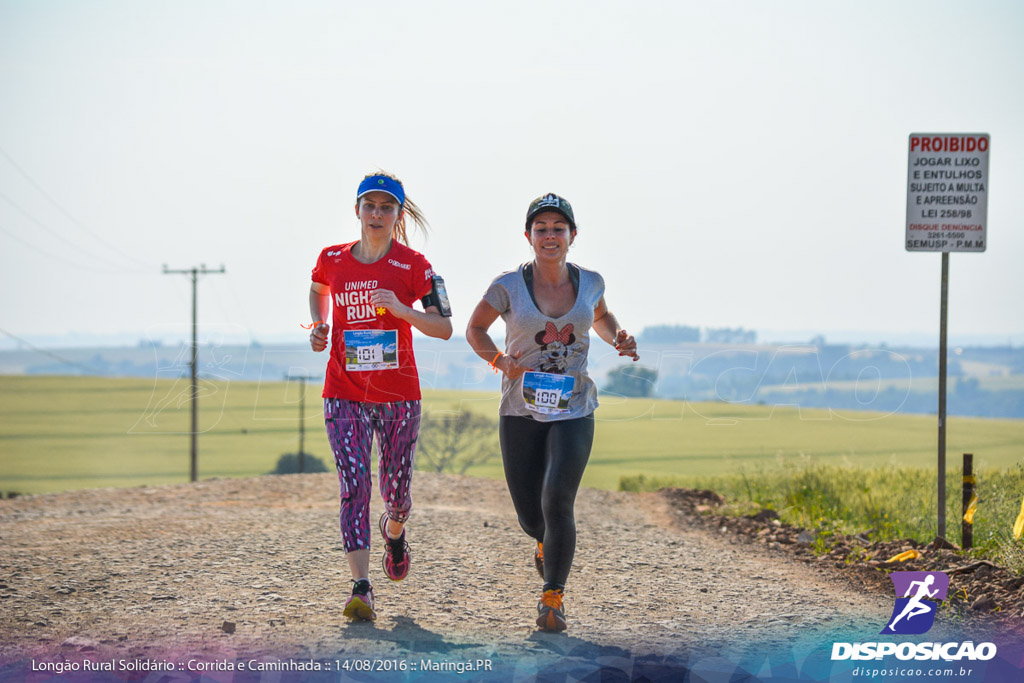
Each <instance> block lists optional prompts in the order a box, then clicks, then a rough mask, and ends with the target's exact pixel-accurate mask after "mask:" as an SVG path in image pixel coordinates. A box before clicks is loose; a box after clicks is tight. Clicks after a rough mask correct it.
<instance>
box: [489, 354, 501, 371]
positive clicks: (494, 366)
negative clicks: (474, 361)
mask: <svg viewBox="0 0 1024 683" xmlns="http://www.w3.org/2000/svg"><path fill="white" fill-rule="evenodd" d="M499 358H501V351H498V353H497V354H495V356H494V358H492V359H491V360H489V361H488V362H487V364H488V365H490V366H491V369H492V370H494V374H498V366H497V365H495V364H494V361H496V360H498V359H499Z"/></svg>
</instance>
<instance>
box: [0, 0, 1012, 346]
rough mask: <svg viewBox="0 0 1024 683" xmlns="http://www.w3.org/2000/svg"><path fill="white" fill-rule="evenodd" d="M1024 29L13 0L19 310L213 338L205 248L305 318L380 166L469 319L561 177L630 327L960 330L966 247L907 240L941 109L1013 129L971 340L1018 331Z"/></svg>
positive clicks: (968, 264) (14, 300) (975, 21)
mask: <svg viewBox="0 0 1024 683" xmlns="http://www.w3.org/2000/svg"><path fill="white" fill-rule="evenodd" d="M1021 35H1024V4H1021V3H1015V2H1008V1H1002V2H1000V1H994V0H990V1H983V2H978V3H972V4H970V5H965V4H963V3H955V2H923V1H921V2H904V3H896V4H893V3H885V2H876V1H871V2H862V3H857V4H853V5H849V4H834V3H824V4H823V3H810V2H796V1H790V2H775V3H769V4H766V3H760V2H753V1H741V2H736V3H728V4H722V3H706V2H667V1H666V2H657V1H655V2H651V3H644V4H642V5H633V4H627V3H623V2H611V1H607V0H605V1H596V2H592V3H586V4H585V5H580V4H578V3H570V2H533V1H532V0H530V1H526V2H517V3H470V2H457V1H454V0H445V1H437V2H430V3H418V2H411V1H406V0H396V1H395V2H392V3H387V4H386V5H385V6H379V5H372V6H371V5H358V4H353V3H336V2H330V1H328V0H304V1H302V2H297V3H289V4H287V5H285V4H283V3H273V2H272V3H263V4H260V5H258V6H257V5H253V4H252V3H248V2H243V1H241V0H217V1H214V2H183V3H171V4H154V3H142V4H139V3H135V2H127V1H126V0H95V1H94V2H88V3H79V2H54V3H24V2H17V1H15V0H0V93H2V94H3V100H4V106H3V107H0V251H2V257H0V264H2V266H3V267H2V268H0V284H2V286H3V288H4V291H5V292H6V293H7V294H6V295H5V296H4V298H3V302H2V304H0V329H5V330H7V331H9V332H10V333H12V334H15V335H17V336H20V337H23V338H25V339H29V340H32V339H36V340H45V339H62V338H66V336H67V335H74V338H75V339H80V340H84V339H88V338H109V337H111V336H118V335H121V334H123V333H124V332H122V331H126V332H127V333H128V334H129V335H132V336H134V335H153V336H156V337H160V336H161V335H162V334H163V333H162V332H159V331H160V330H163V331H169V333H170V334H172V335H182V336H183V338H187V336H188V332H187V325H188V323H189V321H190V319H191V291H190V286H189V284H188V279H187V278H186V277H185V276H183V275H164V274H162V272H161V266H162V264H167V266H169V267H170V268H173V269H181V268H191V267H193V266H198V265H200V264H204V263H205V264H206V265H207V266H209V267H211V268H217V267H219V266H220V265H221V264H224V265H225V266H226V269H227V272H226V274H223V275H209V276H205V277H202V278H200V285H199V287H200V290H199V314H198V315H199V322H200V325H201V326H203V328H204V329H211V330H213V329H230V330H234V331H237V334H238V335H239V336H243V337H247V338H255V339H261V338H264V339H268V338H278V335H280V337H279V338H285V339H287V338H290V337H289V335H290V334H291V332H292V331H293V330H294V331H295V333H296V338H297V339H298V338H300V336H301V334H302V333H301V330H300V329H299V327H298V326H299V324H300V323H304V322H308V320H309V312H308V305H307V294H308V289H309V275H310V270H311V268H312V266H313V264H314V262H315V260H316V257H317V255H318V253H319V252H320V250H321V249H322V248H324V247H326V246H328V245H332V244H338V243H342V242H348V241H352V240H354V239H356V238H357V237H358V223H357V221H356V219H355V217H354V215H353V209H352V206H353V203H354V193H355V188H356V186H357V184H358V182H359V180H360V179H361V178H362V176H363V174H364V173H367V172H372V171H374V170H376V169H377V168H384V169H386V170H389V171H391V172H393V173H395V174H397V175H398V176H399V177H401V178H402V179H403V180H404V182H405V185H406V189H407V192H408V194H409V196H410V197H412V198H413V199H415V200H416V202H417V203H418V204H419V205H420V206H421V207H422V208H423V210H424V211H425V213H426V215H427V217H428V219H429V220H430V222H431V226H432V231H431V233H430V235H429V237H426V238H424V237H423V236H422V235H419V234H416V235H414V236H413V239H412V246H413V247H414V248H416V249H419V250H421V251H423V253H424V254H425V255H426V256H427V258H428V259H429V260H430V261H431V263H432V264H433V266H434V268H435V270H437V272H439V273H440V274H442V275H443V276H444V277H445V279H446V281H447V289H448V292H449V294H450V296H451V299H452V304H453V308H454V311H455V314H454V318H453V323H454V326H455V329H456V330H457V331H461V330H462V329H464V328H465V324H466V322H467V320H468V316H469V313H470V311H471V310H472V309H473V307H474V306H475V305H476V303H477V302H478V301H479V299H480V296H481V295H482V293H483V292H484V290H485V289H486V287H487V285H488V283H489V282H490V281H491V280H492V279H493V278H494V277H495V276H496V275H498V274H499V273H500V272H502V271H505V270H509V269H511V268H514V267H515V266H516V265H517V264H518V263H520V262H522V261H525V260H527V259H528V258H530V251H529V247H528V245H527V243H526V241H525V239H524V237H523V217H524V215H525V211H526V207H527V205H528V204H529V202H530V200H531V199H533V198H534V197H536V196H538V195H541V194H544V193H546V192H557V193H559V194H561V195H563V196H565V197H566V198H568V199H569V200H570V201H571V202H572V204H573V206H574V209H575V212H576V218H577V223H578V225H579V234H578V237H577V240H576V243H575V245H574V246H573V249H572V251H571V252H570V257H569V258H570V260H571V261H574V262H577V263H579V264H581V265H584V266H586V267H589V268H592V269H595V270H597V271H599V272H600V273H601V274H602V275H603V276H604V278H605V281H606V282H607V286H608V288H607V291H606V298H607V301H608V304H609V306H610V308H611V310H612V311H614V312H615V313H616V314H617V316H618V318H619V319H620V321H621V322H622V324H623V326H624V327H625V328H626V329H627V330H629V331H631V332H634V333H635V332H638V331H640V330H642V329H643V328H645V327H648V326H651V325H657V324H689V325H699V326H703V327H712V328H722V327H745V328H747V329H753V330H757V331H758V333H759V338H760V339H762V340H765V341H772V340H774V339H772V336H773V335H768V334H766V332H764V331H777V332H778V334H779V335H781V337H783V338H780V339H779V340H781V341H800V339H786V338H784V337H788V336H789V333H790V332H801V331H812V332H813V333H814V334H823V335H825V337H826V338H827V339H833V338H835V339H836V340H837V341H840V340H841V339H843V338H847V337H845V336H843V335H846V334H847V332H848V333H849V334H850V335H851V336H850V337H848V338H849V339H851V340H853V341H856V342H859V341H870V340H871V339H877V340H878V341H879V342H881V341H886V342H887V343H897V342H896V341H894V340H896V339H901V338H904V339H910V338H914V339H921V340H926V339H927V338H928V336H929V335H930V336H931V337H932V338H933V339H934V340H935V341H934V342H933V343H934V344H935V345H937V344H938V319H939V285H940V282H939V280H940V257H939V255H938V254H934V253H931V254H929V253H908V252H906V251H905V249H904V234H905V221H906V191H907V145H908V135H909V134H910V133H912V132H929V131H931V132H984V133H988V134H990V135H991V151H990V167H989V177H990V184H991V187H990V191H989V193H988V196H989V199H988V231H987V243H988V251H987V252H985V253H980V254H954V255H953V256H952V257H951V259H950V261H951V264H950V285H949V295H950V301H949V336H950V340H951V341H952V343H958V342H956V341H955V340H958V339H969V338H979V339H981V338H984V339H1006V340H1011V341H1012V342H1014V343H1021V340H1022V339H1024V313H1022V310H1024V309H1022V307H1021V304H1020V302H1021V301H1024V270H1022V269H1021V268H1020V267H1019V261H1020V255H1021V254H1024V231H1021V230H1019V229H1017V227H1018V226H1017V225H1016V222H1019V217H1020V216H1021V215H1024V193H1021V192H1019V191H1017V188H1020V187H1024V165H1022V164H1021V163H1020V160H1021V159H1024V126H1022V124H1021V122H1022V121H1024V90H1022V89H1021V88H1020V83H1024V41H1021V40H1020V36H1021ZM947 53H950V54H949V56H947ZM182 330H186V331H184V332H182ZM830 330H835V331H838V332H830ZM875 331H882V334H884V335H892V338H891V339H883V338H882V337H881V336H879V334H877V333H876V332H875ZM858 335H859V336H863V337H864V339H858V338H856V337H857V336H858ZM5 343H6V342H5ZM33 343H35V342H33ZM0 348H3V347H2V346H0Z"/></svg>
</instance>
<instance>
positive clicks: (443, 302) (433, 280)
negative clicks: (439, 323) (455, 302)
mask: <svg viewBox="0 0 1024 683" xmlns="http://www.w3.org/2000/svg"><path fill="white" fill-rule="evenodd" d="M420 303H422V304H423V308H424V309H425V308H427V307H428V306H436V307H437V309H438V310H439V311H440V312H441V315H443V316H444V317H446V318H450V317H452V305H451V304H450V303H449V302H448V292H447V291H446V290H445V288H444V278H442V277H441V276H440V275H432V276H431V277H430V293H429V294H427V295H426V296H425V297H423V298H422V299H420Z"/></svg>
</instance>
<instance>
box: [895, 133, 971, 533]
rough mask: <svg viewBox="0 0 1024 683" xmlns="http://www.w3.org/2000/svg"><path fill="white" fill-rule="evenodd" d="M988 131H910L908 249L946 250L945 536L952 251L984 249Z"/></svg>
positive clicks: (941, 523) (942, 319)
mask: <svg viewBox="0 0 1024 683" xmlns="http://www.w3.org/2000/svg"><path fill="white" fill-rule="evenodd" d="M988 150H989V136H988V134H987V133H911V134H910V143H909V150H908V156H907V230H906V238H905V246H906V249H907V251H940V252H942V285H941V290H942V291H941V302H940V305H939V453H938V536H939V538H945V537H946V314H947V309H948V305H947V302H948V295H949V252H951V251H970V252H982V251H985V247H986V245H987V237H986V227H987V218H988Z"/></svg>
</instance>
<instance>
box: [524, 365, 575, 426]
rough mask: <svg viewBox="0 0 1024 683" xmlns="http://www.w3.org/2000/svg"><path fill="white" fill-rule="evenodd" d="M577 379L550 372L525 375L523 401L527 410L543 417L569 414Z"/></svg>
mask: <svg viewBox="0 0 1024 683" xmlns="http://www.w3.org/2000/svg"><path fill="white" fill-rule="evenodd" d="M575 384H576V378H575V377H573V376H572V375H554V374H551V373H549V372H527V373H525V374H524V375H523V400H524V401H525V402H526V408H527V410H532V411H533V412H535V413H541V414H543V415H561V414H562V413H568V412H569V399H570V398H572V388H573V386H575Z"/></svg>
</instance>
